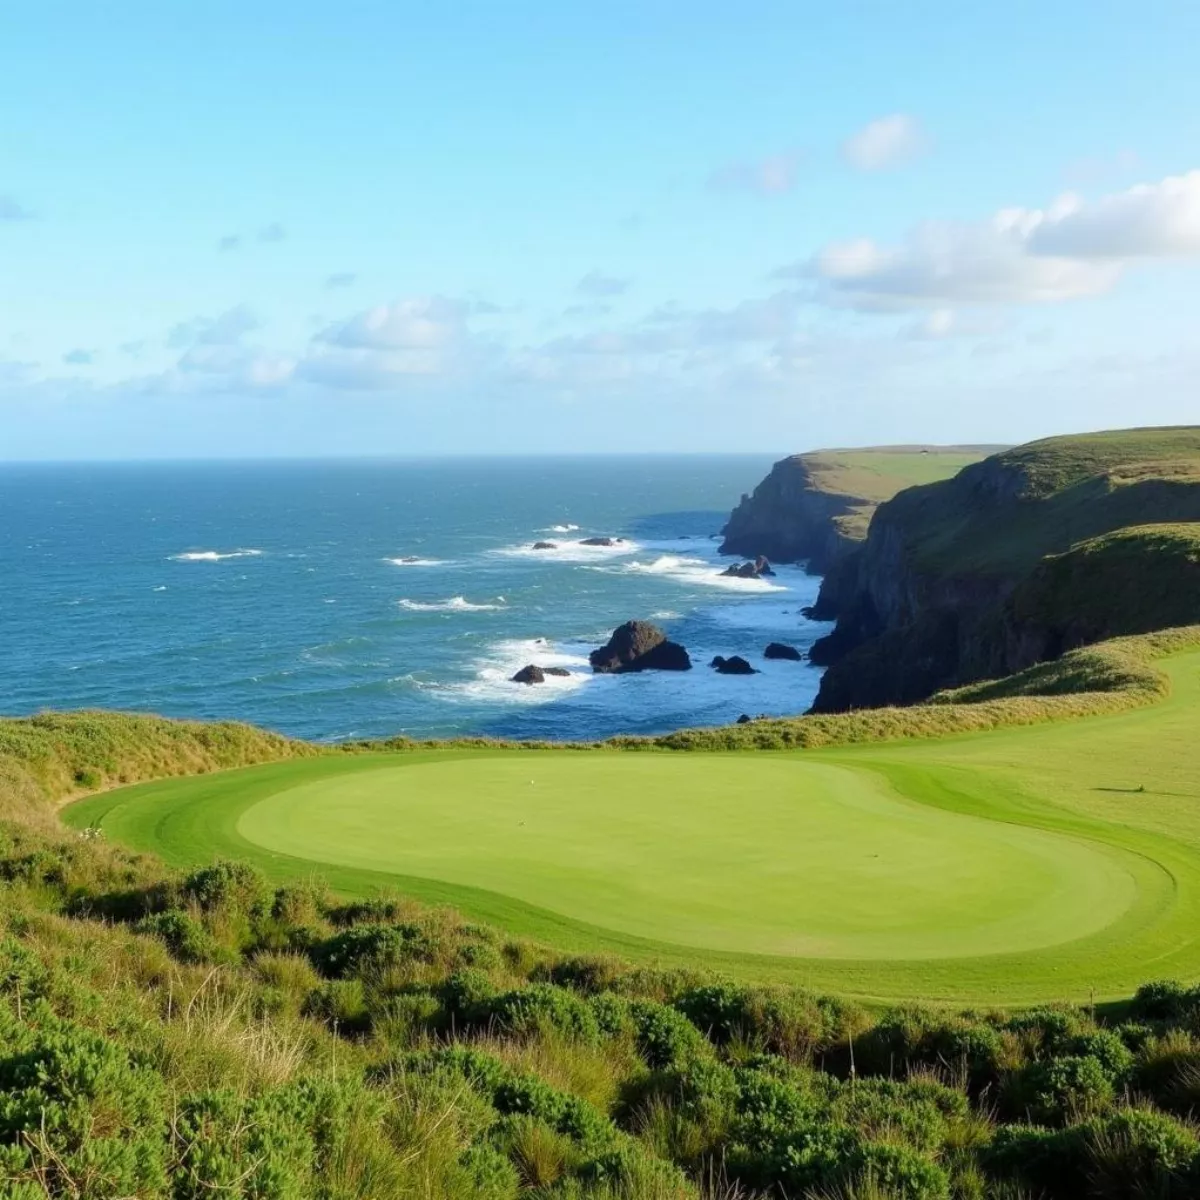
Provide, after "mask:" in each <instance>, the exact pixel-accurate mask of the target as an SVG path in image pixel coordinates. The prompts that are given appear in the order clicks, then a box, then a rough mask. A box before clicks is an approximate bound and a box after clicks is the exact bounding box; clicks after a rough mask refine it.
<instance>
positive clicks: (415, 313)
mask: <svg viewBox="0 0 1200 1200" xmlns="http://www.w3.org/2000/svg"><path fill="white" fill-rule="evenodd" d="M465 321H466V306H465V305H464V304H462V303H461V302H459V301H457V300H449V299H447V298H446V297H444V296H423V297H417V298H413V299H408V300H398V301H396V303H394V304H380V305H377V306H376V307H375V308H369V309H367V310H366V311H365V312H360V313H357V314H356V315H354V316H353V317H351V318H350V319H349V320H347V321H342V322H339V323H337V324H334V325H330V326H329V327H328V328H326V329H324V330H322V332H320V333H318V334H317V341H320V342H325V343H327V344H329V345H331V346H340V347H343V348H345V349H350V350H428V349H434V348H437V347H440V346H447V345H449V344H450V343H452V342H454V341H455V340H457V339H458V338H460V337H462V335H463V333H464V330H465Z"/></svg>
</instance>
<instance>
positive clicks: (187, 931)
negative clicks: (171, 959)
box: [134, 908, 219, 963]
mask: <svg viewBox="0 0 1200 1200" xmlns="http://www.w3.org/2000/svg"><path fill="white" fill-rule="evenodd" d="M134 929H135V930H136V931H137V932H138V933H145V934H149V935H150V936H151V937H156V938H158V939H159V940H160V941H162V942H165V943H166V947H167V949H168V950H170V952H171V953H172V954H173V955H174V956H175V957H176V958H178V959H179V960H180V961H181V962H185V963H202V962H212V961H213V960H214V959H216V958H217V957H219V948H218V946H217V943H216V942H215V941H214V939H213V938H212V936H211V934H209V932H208V930H207V929H205V928H204V926H203V925H201V924H200V922H199V921H197V920H196V919H195V918H194V917H191V916H189V915H188V914H187V913H185V912H183V911H182V910H181V909H178V908H173V909H169V910H168V911H167V912H161V913H154V914H153V915H151V916H149V917H143V918H142V919H141V920H140V921H139V922H138V923H137V924H136V925H135V926H134Z"/></svg>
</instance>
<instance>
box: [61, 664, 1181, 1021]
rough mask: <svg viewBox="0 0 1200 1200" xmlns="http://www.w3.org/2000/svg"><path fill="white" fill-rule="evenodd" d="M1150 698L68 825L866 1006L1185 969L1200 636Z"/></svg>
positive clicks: (274, 773)
mask: <svg viewBox="0 0 1200 1200" xmlns="http://www.w3.org/2000/svg"><path fill="white" fill-rule="evenodd" d="M1160 665H1161V666H1163V668H1164V669H1165V670H1166V672H1167V674H1168V676H1169V678H1170V680H1171V685H1172V691H1171V695H1170V697H1169V698H1168V699H1167V700H1165V701H1163V702H1162V703H1159V704H1157V705H1154V706H1151V707H1148V708H1142V709H1135V710H1131V711H1128V712H1124V713H1120V714H1118V715H1113V716H1105V717H1094V718H1088V719H1083V720H1078V721H1069V722H1059V723H1055V724H1048V725H1040V726H1032V727H1019V728H1012V729H1002V730H996V731H992V732H988V733H981V734H972V735H965V736H959V737H954V738H942V739H930V740H927V741H910V742H903V743H887V744H875V745H869V746H862V747H839V748H836V749H832V748H831V749H826V750H810V751H803V752H781V753H770V754H768V753H759V754H701V753H689V754H669V753H662V752H658V753H655V752H646V751H643V752H640V753H635V752H617V751H609V752H606V751H596V752H593V753H590V754H578V753H570V752H554V751H549V752H547V751H530V752H521V751H507V752H503V753H497V752H489V751H463V750H460V751H447V750H441V751H421V752H415V753H408V754H403V755H382V754H380V755H363V756H358V757H351V758H333V757H331V758H320V759H308V760H299V761H293V762H286V763H280V764H275V765H272V766H267V767H256V768H250V769H247V770H242V771H234V772H228V773H224V774H219V775H209V776H203V777H200V778H192V779H184V780H170V781H164V782H161V783H154V784H146V785H142V786H139V787H136V788H129V789H125V790H122V791H116V792H110V793H106V794H102V795H98V796H95V797H92V798H90V799H88V800H85V801H82V802H80V803H78V804H76V805H74V806H72V807H71V808H69V809H68V810H67V819H68V820H69V822H70V823H71V824H73V825H75V826H82V825H88V824H99V825H100V826H102V827H103V828H104V829H105V830H106V832H107V833H108V834H109V835H110V836H111V837H113V838H115V839H117V840H120V841H123V842H126V843H128V844H131V845H134V846H138V847H142V848H146V849H153V850H157V851H158V852H160V853H161V854H163V855H164V857H166V858H167V859H168V860H169V861H172V862H174V863H176V864H179V865H194V864H197V863H201V862H205V861H208V860H210V859H211V858H212V857H213V856H214V855H235V856H238V857H243V858H247V859H251V860H253V861H256V862H257V863H259V865H261V866H262V867H263V868H264V869H265V870H266V871H267V872H268V873H269V874H271V875H272V876H273V877H288V876H295V875H297V874H304V873H309V872H312V871H318V872H319V873H321V874H322V875H324V876H325V877H326V878H328V879H329V881H330V882H331V884H332V885H333V886H335V887H337V888H339V889H341V890H344V891H347V892H354V893H359V894H362V893H367V892H370V891H371V890H373V889H375V888H377V887H380V886H387V885H392V886H396V887H399V888H400V889H402V890H404V891H406V892H409V893H411V894H414V895H416V896H418V897H419V898H422V899H426V900H430V901H435V902H441V901H444V902H448V903H454V904H456V905H458V906H459V907H460V908H462V909H464V910H465V911H466V912H468V913H471V914H474V915H477V916H479V917H481V918H484V919H488V920H492V921H496V922H499V923H501V924H504V925H506V926H507V927H509V928H510V929H512V930H514V931H516V932H519V933H525V934H530V935H533V936H536V937H540V938H544V939H545V940H547V941H550V942H552V943H554V944H556V945H558V946H561V947H564V948H569V949H580V950H585V949H586V950H601V949H610V950H615V951H617V952H619V953H621V954H624V955H627V956H632V957H641V958H655V959H658V960H660V961H662V962H665V963H672V962H678V963H691V964H693V965H708V966H713V967H716V968H718V969H723V970H727V971H730V972H732V973H737V974H743V975H751V976H755V977H759V978H777V979H787V980H789V981H792V982H799V983H805V984H808V985H810V986H814V987H821V988H824V989H829V990H836V991H840V992H845V993H852V994H857V995H861V996H866V997H873V998H902V997H903V998H910V999H915V998H926V999H935V1000H952V1001H955V1002H959V1003H987V1002H1007V1003H1022V1002H1032V1001H1037V1000H1045V999H1052V998H1059V999H1062V998H1087V997H1088V996H1092V995H1094V996H1095V997H1096V998H1097V999H1103V998H1108V997H1115V996H1119V995H1122V994H1125V993H1128V992H1129V991H1130V990H1132V988H1133V987H1135V986H1136V985H1137V984H1138V983H1140V982H1142V981H1144V980H1145V979H1146V978H1148V977H1153V976H1175V977H1183V978H1194V977H1198V976H1200V941H1198V940H1197V931H1200V740H1198V739H1197V738H1196V730H1197V729H1198V728H1200V720H1198V718H1200V652H1197V651H1190V652H1188V653H1185V654H1179V655H1176V656H1175V657H1173V658H1171V659H1168V660H1164V661H1163V662H1162V663H1160Z"/></svg>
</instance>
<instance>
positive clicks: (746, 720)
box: [737, 713, 754, 725]
mask: <svg viewBox="0 0 1200 1200" xmlns="http://www.w3.org/2000/svg"><path fill="white" fill-rule="evenodd" d="M753 720H754V718H753V717H752V716H751V715H750V714H749V713H742V715H741V716H740V717H738V719H737V723H738V724H739V725H749V724H750V722H751V721H753Z"/></svg>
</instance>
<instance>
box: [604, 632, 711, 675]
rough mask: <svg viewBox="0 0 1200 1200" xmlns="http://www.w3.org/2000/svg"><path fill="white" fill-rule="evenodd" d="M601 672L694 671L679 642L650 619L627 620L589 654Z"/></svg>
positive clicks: (607, 673)
mask: <svg viewBox="0 0 1200 1200" xmlns="http://www.w3.org/2000/svg"><path fill="white" fill-rule="evenodd" d="M588 661H589V662H590V663H591V664H592V670H593V671H595V672H597V674H603V675H619V674H622V673H624V672H627V671H690V670H691V669H692V660H691V659H690V658H689V657H688V652H687V651H686V650H685V649H684V648H683V647H682V646H681V645H679V644H678V642H671V641H668V640H667V635H666V634H665V633H663V631H662V630H661V629H659V628H658V626H657V625H652V624H651V623H650V622H649V621H626V622H625V624H624V625H621V626H619V627H618V628H616V629H614V630H613V635H612V637H611V638H609V639H608V641H607V643H605V645H603V646H601V647H600V648H599V649H597V650H593V651H592V653H591V654H590V655H589V656H588Z"/></svg>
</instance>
